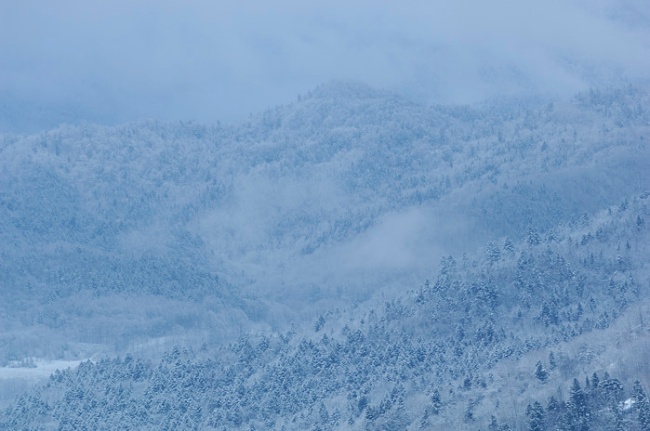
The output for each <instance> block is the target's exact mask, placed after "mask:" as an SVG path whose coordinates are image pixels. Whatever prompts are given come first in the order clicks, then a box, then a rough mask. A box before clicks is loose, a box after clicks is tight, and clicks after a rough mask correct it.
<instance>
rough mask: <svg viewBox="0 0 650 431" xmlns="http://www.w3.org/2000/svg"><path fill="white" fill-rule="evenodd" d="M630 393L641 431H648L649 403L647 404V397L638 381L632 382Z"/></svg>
mask: <svg viewBox="0 0 650 431" xmlns="http://www.w3.org/2000/svg"><path fill="white" fill-rule="evenodd" d="M632 392H633V396H634V407H635V408H636V411H637V414H638V419H639V425H640V426H641V430H643V431H650V402H648V397H647V396H646V394H645V391H644V390H643V387H641V382H639V381H638V380H636V381H635V382H634V387H633V389H632Z"/></svg>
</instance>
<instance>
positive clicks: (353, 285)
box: [0, 82, 650, 430]
mask: <svg viewBox="0 0 650 431" xmlns="http://www.w3.org/2000/svg"><path fill="white" fill-rule="evenodd" d="M649 107H650V97H649V95H648V92H647V89H646V88H645V87H643V86H626V87H618V88H609V89H602V90H593V91H590V92H588V93H583V94H579V95H576V96H575V97H574V98H572V99H571V100H570V101H561V100H541V99H526V100H521V99H512V100H505V99H504V100H496V101H490V102H485V103H484V104H481V105H476V106H435V105H434V106H425V105H420V104H416V103H412V102H410V101H408V100H406V99H404V98H402V97H399V96H397V95H394V94H391V93H387V92H383V91H379V90H375V89H372V88H369V87H366V86H363V85H358V84H350V83H340V82H335V83H330V84H327V85H323V86H321V87H319V88H317V89H315V90H314V91H313V92H311V93H310V94H307V95H303V96H301V97H299V98H298V99H297V100H296V101H295V102H294V103H292V104H290V105H287V106H281V107H277V108H273V109H269V110H267V111H266V112H263V113H261V114H259V115H255V116H251V118H250V119H249V120H248V121H245V122H242V123H237V124H229V125H225V124H224V125H222V124H215V125H211V126H206V125H200V124H195V123H161V122H156V121H146V122H140V123H134V124H128V125H124V126H119V127H112V128H107V127H100V126H92V125H88V126H74V127H71V126H70V127H67V126H64V127H60V128H58V129H55V130H52V131H48V132H44V133H40V134H35V135H29V136H22V135H3V136H0V285H1V286H2V289H0V324H2V327H3V328H4V330H3V331H2V333H1V334H0V365H2V366H3V367H7V368H5V369H9V367H30V366H33V365H34V363H35V362H34V359H39V360H40V359H42V360H52V359H66V360H77V361H84V362H82V363H81V364H80V365H79V367H78V368H73V369H70V370H68V371H61V372H58V373H56V374H55V375H54V376H52V378H51V379H50V381H49V383H48V384H47V385H46V386H37V387H36V388H35V389H32V390H30V391H29V392H28V393H26V394H25V395H23V396H21V397H20V398H19V399H18V400H17V401H16V402H15V403H14V404H12V405H11V406H10V407H9V408H8V409H7V410H6V412H4V413H3V416H2V417H1V419H0V424H2V425H3V426H4V427H6V428H7V429H23V428H24V429H39V427H41V428H40V429H42V428H44V429H83V427H86V428H88V429H115V428H116V427H118V428H120V427H121V428H127V429H166V428H167V429H180V428H183V429H218V430H221V429H246V430H249V429H253V428H254V429H283V428H284V429H323V430H324V429H384V428H387V429H442V428H445V429H463V428H466V429H499V428H503V429H507V427H511V428H512V429H526V427H528V426H530V427H531V429H547V428H548V429H556V428H561V427H565V428H566V427H578V426H580V427H583V428H582V429H585V428H584V427H587V426H588V427H590V428H589V429H595V430H599V429H631V430H634V429H646V428H643V427H644V426H646V422H644V421H645V419H643V418H645V417H646V416H643V415H646V413H643V412H645V410H644V409H645V407H644V406H646V404H647V400H645V401H644V398H643V397H644V396H643V395H642V391H643V390H644V388H645V389H647V385H648V381H649V380H648V375H649V371H650V370H649V369H648V368H647V366H646V364H647V359H648V358H649V357H650V352H649V351H648V349H647V347H646V346H647V342H648V323H647V319H645V318H644V316H645V315H646V314H647V310H648V306H649V305H650V303H649V302H648V300H649V299H650V297H649V289H650V278H649V273H648V271H649V268H648V256H650V254H649V252H648V244H650V241H649V238H648V224H647V223H648V222H650V215H649V214H648V204H649V199H650V198H649V197H648V194H647V192H648V190H650V176H648V174H647V171H648V166H650V149H649V148H648V145H647V142H646V141H647V139H648V138H647V136H646V135H648V132H649V131H650V111H649V110H650V108H649ZM314 316H318V317H317V318H316V319H315V318H314ZM175 346H177V347H175ZM118 355H119V358H118ZM91 358H92V359H91ZM87 359H91V360H87ZM605 373H607V375H606V374H605ZM586 377H589V380H590V382H589V385H587V384H586V381H585V378H586ZM574 378H575V379H577V380H576V382H574V381H573V379H574ZM594 380H595V381H596V382H597V383H595V382H594ZM636 380H638V381H639V382H640V383H639V384H635V381H636ZM576 383H577V385H576ZM7 390H8V389H7ZM7 390H6V391H7ZM630 397H632V399H633V400H636V401H635V402H631V401H628V404H629V405H630V406H631V407H630V408H628V405H627V404H621V403H623V402H624V401H625V400H627V399H628V398H630ZM536 403H537V404H536ZM528 404H530V408H527V406H528ZM635 409H636V410H635ZM637 413H638V414H637ZM491 416H494V417H493V418H492V417H491ZM533 423H534V424H536V425H535V426H538V425H539V426H543V427H542V428H539V427H538V428H534V427H533ZM647 423H650V420H649V421H648V422H647ZM504 427H506V428H504ZM544 427H546V428H544ZM615 427H619V428H615ZM569 429H570V428H569ZM575 429H578V428H575Z"/></svg>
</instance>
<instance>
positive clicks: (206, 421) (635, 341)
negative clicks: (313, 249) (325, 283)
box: [4, 194, 650, 430]
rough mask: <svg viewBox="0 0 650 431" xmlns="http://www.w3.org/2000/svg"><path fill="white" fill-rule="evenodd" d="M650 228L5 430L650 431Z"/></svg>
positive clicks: (137, 372)
mask: <svg viewBox="0 0 650 431" xmlns="http://www.w3.org/2000/svg"><path fill="white" fill-rule="evenodd" d="M649 216H650V197H649V196H648V195H647V194H644V195H642V196H638V197H634V198H632V199H630V200H625V201H623V202H622V203H621V204H620V205H619V206H617V207H613V208H609V209H608V210H606V211H604V212H601V213H598V214H595V215H594V216H593V217H592V218H591V219H590V220H587V219H586V218H584V219H582V220H581V221H580V222H579V224H578V225H569V226H564V227H561V228H557V229H553V230H550V231H546V232H538V233H536V232H531V233H530V235H528V237H527V238H526V239H525V240H524V241H518V242H512V241H510V240H506V241H504V242H503V243H500V244H497V243H490V244H488V245H487V247H486V248H485V253H484V254H483V255H482V256H477V257H475V258H467V257H463V258H455V257H453V256H449V257H446V258H443V261H442V263H441V268H440V270H439V271H438V272H437V273H436V274H435V277H434V278H433V279H431V280H426V281H424V283H423V284H422V285H421V286H419V287H417V288H415V289H412V290H410V291H409V292H405V293H404V294H401V295H398V296H397V297H395V298H393V299H390V300H385V301H384V302H383V303H382V302H381V301H379V300H375V301H371V303H369V304H365V305H360V306H357V307H355V308H354V309H348V310H339V311H337V312H331V313H325V314H323V315H321V316H319V317H318V318H317V319H316V320H315V321H314V322H312V324H311V325H309V326H305V327H299V328H296V329H294V330H291V331H289V332H284V333H280V334H276V335H270V334H267V335H262V336H255V335H245V336H242V337H241V338H240V339H239V340H238V341H237V342H235V343H233V344H231V345H230V346H228V347H225V348H221V349H216V350H211V349H208V348H207V346H204V347H203V348H201V349H197V350H195V351H193V350H181V349H178V348H176V349H174V350H172V351H170V352H169V353H167V354H166V355H165V356H164V357H163V358H162V359H161V360H160V361H159V362H157V361H147V360H141V359H138V358H136V357H133V356H131V355H127V356H126V357H123V358H116V359H105V360H101V361H98V362H91V361H87V362H84V363H82V364H81V365H80V366H79V367H78V368H77V369H75V370H68V371H63V372H57V373H56V374H54V375H53V376H52V377H51V379H50V382H49V383H48V384H47V385H46V386H44V387H41V388H38V389H36V390H34V391H31V392H30V393H29V394H26V395H24V396H22V397H21V398H20V399H19V400H18V401H17V403H16V404H15V405H14V406H13V407H11V408H10V409H9V410H7V412H6V414H5V416H4V421H5V422H4V426H5V427H8V429H10V428H11V429H39V428H38V426H39V425H40V426H45V429H62V430H67V429H70V430H73V429H84V428H88V429H115V427H118V428H125V429H179V428H183V429H216V430H221V429H246V430H248V429H253V428H254V429H442V428H445V429H485V428H486V427H494V428H487V429H497V427H499V429H528V428H526V427H527V426H528V425H529V424H531V425H530V429H556V427H564V428H561V429H594V430H601V429H603V430H604V429H628V430H635V429H639V430H640V429H646V428H645V427H646V426H647V424H648V423H647V417H648V416H647V414H648V411H649V410H648V409H650V406H649V405H648V404H647V403H648V401H647V398H646V397H645V395H643V393H644V392H643V391H644V390H643V388H642V386H641V385H640V384H639V383H638V382H635V381H636V380H638V379H641V380H642V381H644V382H645V381H647V377H648V375H650V368H649V367H648V362H647V361H645V360H644V359H647V357H648V355H649V354H650V351H648V349H647V345H648V344H647V343H648V341H649V339H650V332H649V331H650V326H649V324H648V322H647V319H644V315H645V313H647V310H648V307H649V305H650V303H649V302H648V275H649V268H648V265H647V259H646V258H645V256H647V253H648V245H649V244H650V241H649V239H650V235H649V233H648V232H649V229H648V226H647V225H646V220H647V219H648V218H649ZM630 399H631V400H633V401H630ZM626 400H627V404H625V402H626ZM536 421H537V422H536ZM534 423H535V424H537V423H539V424H538V425H535V426H539V427H538V428H535V427H534V426H533V425H532V424H534ZM546 426H548V428H546ZM578 426H582V427H583V428H574V427H578ZM615 426H616V427H618V428H614V427H615ZM508 427H510V428H508ZM584 427H587V428H584Z"/></svg>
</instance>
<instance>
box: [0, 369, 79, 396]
mask: <svg viewBox="0 0 650 431" xmlns="http://www.w3.org/2000/svg"><path fill="white" fill-rule="evenodd" d="M80 362H82V361H81V360H74V361H64V360H57V361H47V360H44V359H34V360H33V361H30V364H31V365H33V366H32V367H11V366H9V367H0V408H2V407H6V406H7V404H9V403H11V402H12V401H13V400H14V398H15V397H16V395H18V394H20V393H22V392H24V391H25V390H27V389H29V388H30V387H32V386H34V385H36V384H38V383H42V382H45V381H46V380H47V379H48V378H49V376H50V375H51V374H52V373H54V372H55V371H56V370H65V369H67V368H71V367H76V366H77V365H79V363H80Z"/></svg>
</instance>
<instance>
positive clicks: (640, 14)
mask: <svg viewBox="0 0 650 431" xmlns="http://www.w3.org/2000/svg"><path fill="white" fill-rule="evenodd" d="M649 9H650V6H648V4H647V2H644V1H641V0H637V1H629V0H616V1H613V0H603V1H600V2H591V1H590V2H587V1H584V0H572V1H571V0H570V1H567V0H564V1H560V0H547V1H543V2H541V1H537V2H528V1H526V2H517V1H513V0H496V1H493V2H487V3H486V2H481V1H478V0H461V1H455V2H441V1H436V2H425V1H420V0H405V1H401V2H388V1H380V2H376V1H374V2H371V1H369V0H358V1H355V2H349V1H346V2H344V1H341V0H335V1H333V2H332V1H331V2H327V3H320V4H312V3H305V2H298V1H295V0H280V1H277V2H262V1H243V2H231V3H227V2H210V1H204V0H197V1H193V2H190V3H188V2H181V1H178V0H166V1H155V2H154V1H147V0H136V1H126V0H116V1H112V2H83V1H80V0H61V1H57V2H46V1H43V0H26V1H21V2H3V3H2V4H0V95H3V98H4V99H5V101H7V100H11V101H20V102H21V103H27V104H30V103H33V104H36V105H39V106H42V107H45V108H44V109H47V106H56V107H58V108H57V109H61V107H66V108H69V109H72V108H75V109H72V110H73V111H75V112H76V114H75V115H78V116H80V117H81V119H84V118H83V117H84V116H86V118H85V119H92V120H99V121H105V122H109V123H110V122H120V121H128V120H133V119H136V118H139V117H155V118H162V119H197V120H201V121H216V120H232V119H239V118H243V117H244V116H246V115H247V114H248V113H249V112H256V111H259V110H262V109H264V108H266V107H269V106H273V105H276V104H280V103H285V102H288V101H290V100H293V99H294V98H295V97H296V95H297V94H299V93H302V92H305V91H307V90H309V89H311V88H313V87H314V86H316V85H318V84H320V83H322V82H324V81H327V80H331V79H350V80H358V81H363V82H366V83H369V84H371V85H375V86H379V87H384V88H392V89H395V90H398V91H403V92H406V93H408V94H410V95H411V96H413V97H416V98H419V99H421V100H423V101H427V102H431V101H438V102H472V101H475V100H480V99H482V98H485V97H491V96H495V95H498V94H503V93H510V94H520V93H522V92H535V93H548V92H551V93H555V94H566V93H571V92H573V91H576V90H581V89H584V88H588V87H589V86H592V85H598V84H600V83H602V82H606V81H608V80H609V79H612V78H614V77H621V76H623V77H626V78H635V79H636V78H643V79H646V78H647V77H648V73H649V72H648V71H649V70H650V67H649V66H650V64H649V61H650V60H649V59H650V37H649V34H650V31H649V30H648V29H649V28H650V27H649V26H648V25H647V24H648V23H649V22H650V12H649ZM7 103H8V102H5V104H7ZM11 103H13V102H11ZM11 108H12V106H8V107H7V106H5V107H4V109H5V110H7V109H9V110H10V109H11ZM1 111H2V110H1V109H0V114H1Z"/></svg>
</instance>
